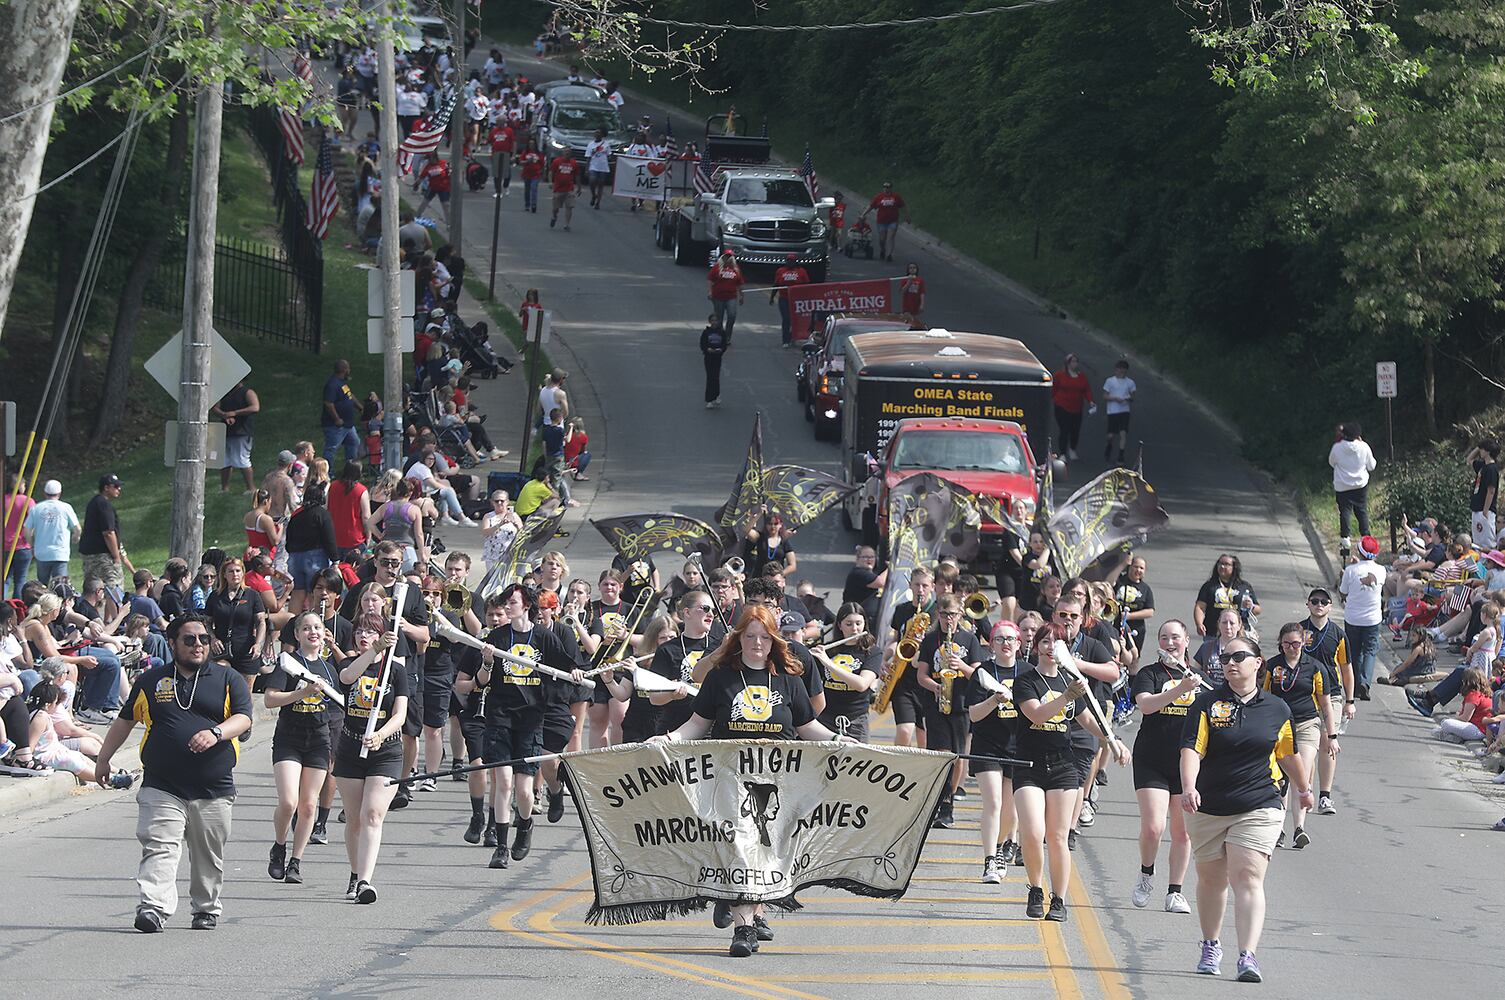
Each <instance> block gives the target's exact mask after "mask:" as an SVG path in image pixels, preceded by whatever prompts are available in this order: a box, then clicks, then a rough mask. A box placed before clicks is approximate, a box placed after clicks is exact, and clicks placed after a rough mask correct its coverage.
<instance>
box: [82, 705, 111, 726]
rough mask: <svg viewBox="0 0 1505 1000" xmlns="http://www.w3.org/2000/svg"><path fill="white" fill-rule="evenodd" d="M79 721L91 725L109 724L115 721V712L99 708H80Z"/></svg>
mask: <svg viewBox="0 0 1505 1000" xmlns="http://www.w3.org/2000/svg"><path fill="white" fill-rule="evenodd" d="M78 721H79V722H83V723H87V724H88V725H91V726H108V725H109V724H110V723H112V722H114V721H115V713H114V712H104V711H101V710H99V709H97V708H84V709H80V710H79V713H78Z"/></svg>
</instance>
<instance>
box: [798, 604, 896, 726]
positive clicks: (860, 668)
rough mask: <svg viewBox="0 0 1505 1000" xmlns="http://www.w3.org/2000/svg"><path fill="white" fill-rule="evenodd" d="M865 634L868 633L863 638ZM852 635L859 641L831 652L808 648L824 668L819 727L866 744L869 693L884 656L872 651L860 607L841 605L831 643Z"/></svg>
mask: <svg viewBox="0 0 1505 1000" xmlns="http://www.w3.org/2000/svg"><path fill="white" fill-rule="evenodd" d="M864 632H866V633H868V634H866V635H863V633H864ZM855 635H861V636H862V638H861V639H858V640H856V641H854V642H849V643H846V644H844V645H842V646H839V647H837V648H835V649H832V650H831V651H830V652H827V651H826V647H825V646H811V647H810V655H811V656H814V657H815V661H816V662H817V663H819V664H820V665H821V666H823V667H825V669H826V681H825V687H826V707H825V710H824V711H822V712H821V713H820V721H821V725H823V726H825V727H826V728H827V729H829V730H831V731H832V732H833V733H838V734H840V735H842V736H850V737H852V738H853V739H854V740H858V741H859V742H862V743H866V742H867V716H868V693H869V692H870V691H872V690H873V689H874V688H875V687H877V686H878V672H879V671H880V670H882V669H883V654H882V653H881V652H880V651H879V650H876V649H874V648H873V636H872V634H871V631H870V630H869V629H868V627H867V615H866V614H865V613H864V612H863V610H862V605H861V604H858V603H849V604H843V605H842V606H841V608H840V609H839V610H838V611H837V612H836V637H835V640H834V642H840V641H841V640H843V639H850V638H851V637H852V636H855ZM833 644H834V643H833Z"/></svg>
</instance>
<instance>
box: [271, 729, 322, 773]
mask: <svg viewBox="0 0 1505 1000" xmlns="http://www.w3.org/2000/svg"><path fill="white" fill-rule="evenodd" d="M332 753H333V751H332V749H331V747H330V743H329V727H328V726H325V725H324V724H323V722H322V720H321V721H319V722H316V723H314V724H313V725H298V724H291V725H289V724H288V723H282V724H281V725H279V726H278V727H277V729H276V730H275V731H274V732H273V733H272V763H273V764H276V763H277V762H279V761H284V760H293V761H297V762H298V763H299V764H302V765H303V766H304V767H311V768H316V769H318V770H320V771H322V770H324V769H325V768H327V767H329V761H330V757H331V754H332Z"/></svg>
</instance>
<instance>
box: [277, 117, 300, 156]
mask: <svg viewBox="0 0 1505 1000" xmlns="http://www.w3.org/2000/svg"><path fill="white" fill-rule="evenodd" d="M277 130H278V131H280V132H281V133H282V151H283V153H285V154H286V155H287V158H288V159H289V160H292V161H293V162H294V163H296V164H298V165H299V166H300V167H301V166H302V165H303V119H301V118H299V117H298V115H297V113H296V112H294V111H289V110H288V109H287V108H278V109H277Z"/></svg>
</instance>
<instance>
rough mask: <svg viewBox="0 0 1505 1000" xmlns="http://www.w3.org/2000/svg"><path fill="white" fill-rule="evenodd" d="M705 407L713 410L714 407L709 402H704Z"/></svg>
mask: <svg viewBox="0 0 1505 1000" xmlns="http://www.w3.org/2000/svg"><path fill="white" fill-rule="evenodd" d="M705 408H706V409H707V410H714V409H715V408H716V407H714V406H712V405H711V404H710V403H707V404H705Z"/></svg>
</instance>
